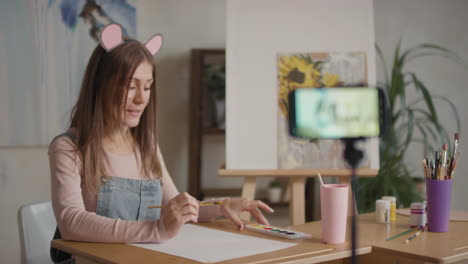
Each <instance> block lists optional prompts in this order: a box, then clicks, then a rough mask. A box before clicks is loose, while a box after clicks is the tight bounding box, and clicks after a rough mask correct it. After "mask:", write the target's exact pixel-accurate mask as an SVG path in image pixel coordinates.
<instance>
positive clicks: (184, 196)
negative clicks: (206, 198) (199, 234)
mask: <svg viewBox="0 0 468 264" xmlns="http://www.w3.org/2000/svg"><path fill="white" fill-rule="evenodd" d="M198 208H199V207H198V201H197V200H196V199H195V198H194V197H192V196H191V195H190V194H188V193H186V192H184V193H181V194H179V195H177V196H176V197H174V198H172V199H171V200H170V201H169V203H168V204H167V206H166V207H165V208H164V209H163V210H164V211H163V213H162V217H161V220H162V221H163V224H164V227H165V228H166V233H167V235H168V236H169V238H173V237H175V236H176V235H177V233H178V232H179V230H180V229H181V228H182V226H183V225H184V224H185V223H187V222H189V221H192V222H194V223H196V222H197V221H198Z"/></svg>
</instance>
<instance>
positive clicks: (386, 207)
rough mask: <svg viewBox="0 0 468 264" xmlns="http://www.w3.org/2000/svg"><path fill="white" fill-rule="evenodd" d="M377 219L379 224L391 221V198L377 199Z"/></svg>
mask: <svg viewBox="0 0 468 264" xmlns="http://www.w3.org/2000/svg"><path fill="white" fill-rule="evenodd" d="M375 221H376V222H377V223H378V224H388V223H390V201H389V200H377V201H375Z"/></svg>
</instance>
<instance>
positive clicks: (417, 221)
mask: <svg viewBox="0 0 468 264" xmlns="http://www.w3.org/2000/svg"><path fill="white" fill-rule="evenodd" d="M410 213H411V214H410V227H412V228H413V227H425V226H426V221H427V214H426V204H424V203H411V209H410Z"/></svg>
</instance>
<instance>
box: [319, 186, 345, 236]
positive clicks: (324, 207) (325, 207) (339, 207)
mask: <svg viewBox="0 0 468 264" xmlns="http://www.w3.org/2000/svg"><path fill="white" fill-rule="evenodd" d="M348 192H349V186H348V185H343V184H325V186H320V212H321V214H322V241H323V242H324V243H327V244H341V243H344V242H345V240H346V222H347V221H346V220H347V218H348Z"/></svg>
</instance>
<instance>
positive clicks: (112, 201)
mask: <svg viewBox="0 0 468 264" xmlns="http://www.w3.org/2000/svg"><path fill="white" fill-rule="evenodd" d="M60 136H66V137H68V138H70V139H71V140H72V141H73V142H75V139H76V137H75V135H74V134H72V133H70V132H66V133H64V134H61V135H59V136H57V137H60ZM57 137H56V138H57ZM102 183H103V184H102V186H101V188H100V190H99V193H98V195H97V204H96V214H97V215H101V216H106V217H109V218H114V219H117V218H119V219H122V220H157V219H159V217H160V211H161V209H157V208H151V209H148V206H151V205H160V204H161V202H162V189H161V182H160V180H159V179H152V180H134V179H125V178H119V177H110V178H104V177H102ZM59 238H61V234H60V230H59V229H58V227H57V229H56V230H55V234H54V239H59ZM50 253H51V258H52V261H53V262H54V263H73V260H71V255H70V254H68V253H66V252H63V251H60V250H58V249H55V248H51V249H50Z"/></svg>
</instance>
